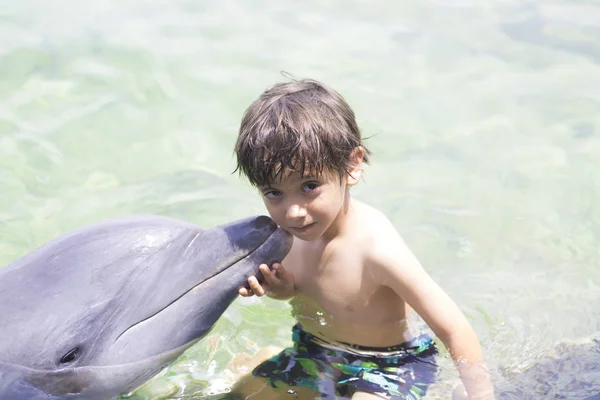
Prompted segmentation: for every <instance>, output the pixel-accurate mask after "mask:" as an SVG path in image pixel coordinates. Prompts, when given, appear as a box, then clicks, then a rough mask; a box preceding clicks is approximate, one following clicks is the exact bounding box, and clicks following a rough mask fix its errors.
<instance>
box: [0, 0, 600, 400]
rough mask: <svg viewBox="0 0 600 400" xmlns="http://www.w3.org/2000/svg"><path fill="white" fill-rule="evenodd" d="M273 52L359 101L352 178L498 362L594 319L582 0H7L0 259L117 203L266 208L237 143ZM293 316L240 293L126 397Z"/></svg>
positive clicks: (226, 217)
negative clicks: (240, 165) (362, 149)
mask: <svg viewBox="0 0 600 400" xmlns="http://www.w3.org/2000/svg"><path fill="white" fill-rule="evenodd" d="M282 70H285V71H288V72H289V73H292V74H294V75H295V76H297V77H312V78H316V79H319V80H322V81H324V82H326V83H328V84H329V85H331V86H332V87H334V88H335V89H337V90H338V91H340V92H341V93H342V94H343V95H344V96H345V97H346V98H347V100H348V101H349V102H350V104H351V105H352V106H353V107H354V109H355V111H356V113H357V116H358V120H359V124H360V126H361V128H362V130H363V132H364V134H365V136H372V137H371V138H370V139H369V140H368V142H367V144H368V146H369V147H370V148H371V149H372V151H373V153H374V156H373V164H372V166H371V167H369V168H368V170H367V173H366V176H365V180H364V182H362V183H361V184H360V185H359V186H357V187H356V188H355V190H354V194H355V196H356V197H357V198H359V199H361V200H363V201H365V202H367V203H370V204H372V205H374V206H376V207H379V208H380V209H382V210H383V211H384V212H385V213H386V214H387V215H388V216H389V217H390V218H391V220H392V221H393V222H394V224H395V225H396V227H397V229H398V230H399V231H400V232H401V233H402V234H403V236H404V237H405V240H406V241H407V242H408V243H409V245H410V246H411V247H412V248H413V250H414V251H415V253H416V254H417V255H418V257H419V258H420V259H421V261H422V263H423V264H424V265H425V266H426V268H427V269H428V270H429V271H430V273H431V275H432V276H433V277H434V278H435V279H436V280H437V281H438V282H439V283H440V284H441V285H442V286H443V287H444V288H445V289H446V290H447V291H448V293H449V294H450V295H451V296H452V297H453V298H454V299H455V300H456V301H457V302H458V303H459V305H460V306H461V308H462V309H463V310H464V311H465V312H466V314H467V315H468V317H469V319H470V321H471V322H472V324H473V325H474V327H475V328H476V330H477V331H478V333H479V336H480V339H481V341H482V344H483V346H484V349H485V353H486V358H487V359H488V363H489V365H490V368H492V370H493V371H494V373H495V374H496V375H497V376H498V377H500V376H501V372H500V371H503V370H505V369H508V370H511V369H512V370H517V369H519V368H523V366H526V365H528V364H530V363H531V362H532V361H533V360H535V359H536V358H537V357H539V356H541V355H544V354H546V353H547V352H548V351H550V349H552V348H553V346H554V345H555V344H556V343H558V342H561V341H563V340H586V338H588V337H590V336H593V335H595V334H597V332H598V331H600V264H599V261H598V260H599V255H600V250H599V246H598V243H599V238H600V200H599V197H598V188H599V187H600V186H599V185H600V2H598V1H594V0H588V1H583V0H580V1H575V0H557V1H550V0H548V1H540V0H538V1H529V2H525V1H512V0H497V1H474V0H473V1H469V0H460V1H459V0H456V1H451V0H446V1H443V0H437V1H416V0H414V1H413V0H411V1H405V2H389V1H369V2H367V1H354V2H348V1H335V0H334V1H323V0H308V1H304V2H293V1H281V2H269V1H260V0H257V1H238V2H208V1H191V0H169V1H166V0H155V1H149V0H148V1H132V0H124V1H123V0H121V1H117V0H102V1H99V0H96V1H90V2H76V1H73V0H56V1H52V2H47V1H39V0H22V1H20V2H9V1H8V0H0V194H1V195H0V264H5V263H8V262H11V261H13V260H15V259H16V258H18V257H20V256H21V255H23V254H25V253H26V252H28V251H30V250H32V249H33V248H35V247H36V246H38V245H40V244H42V243H44V242H45V241H47V240H49V239H51V238H53V237H55V236H57V235H59V234H61V233H63V232H65V231H66V230H69V229H72V228H75V227H79V226H82V225H84V224H87V223H91V222H95V221H99V220H102V219H106V218H109V217H117V216H122V215H128V214H162V215H168V216H171V217H176V218H181V219H186V220H190V221H193V222H195V223H198V224H200V225H202V226H212V225H215V224H218V223H222V222H227V221H231V220H233V219H237V218H241V217H244V216H247V215H250V214H259V213H264V212H265V211H264V209H263V206H262V203H261V200H260V198H259V197H258V196H257V195H256V193H255V192H254V191H253V190H252V189H251V188H250V187H249V186H248V185H247V184H246V183H244V182H243V181H242V180H240V179H239V178H238V177H237V176H236V175H232V174H231V171H233V169H234V166H235V165H234V158H233V157H232V146H233V143H234V140H235V137H236V131H237V127H238V123H239V119H240V116H241V114H242V112H243V111H244V109H245V107H247V105H248V104H249V103H250V102H251V101H252V100H253V99H254V98H255V97H256V96H257V95H258V94H259V93H260V92H261V91H262V90H263V89H264V88H265V87H267V86H268V85H270V84H271V83H273V82H275V81H279V80H282V79H283V78H282V76H281V75H280V73H279V72H280V71H282ZM291 323H292V320H291V319H290V317H289V309H288V307H287V305H286V304H285V303H277V302H274V301H269V300H256V299H244V300H239V301H237V302H236V303H234V305H233V306H232V307H231V308H230V309H229V310H228V311H227V313H226V314H225V315H224V317H223V318H222V320H221V321H220V322H219V324H218V326H217V328H216V329H215V331H213V334H212V335H211V336H210V338H207V339H206V340H204V341H202V342H201V343H200V344H199V345H197V346H195V347H194V348H192V349H191V350H190V351H188V352H187V353H186V354H185V355H184V356H183V357H182V358H181V360H180V361H179V362H178V363H176V364H175V365H174V366H172V367H171V368H170V369H168V370H167V371H165V372H164V373H163V376H161V377H159V378H157V379H155V380H154V381H153V382H151V383H149V384H148V385H147V386H146V387H144V388H142V389H141V390H140V391H138V393H137V394H135V395H134V396H132V397H133V398H183V397H186V396H192V395H195V396H196V398H203V397H205V396H208V395H209V394H211V393H213V392H219V391H224V390H226V388H227V387H228V385H230V383H231V382H230V379H229V375H228V371H227V363H228V362H229V361H230V359H231V357H232V355H233V354H236V353H239V352H248V353H252V352H254V351H256V349H257V347H258V346H263V345H267V344H278V345H281V346H284V345H286V344H288V343H289V342H288V340H289V339H288V336H289V333H288V330H289V327H290V324H291ZM452 374H453V371H452V369H451V368H449V369H448V371H447V372H446V376H447V381H448V382H449V385H451V384H452V383H453V382H454V381H455V377H453V375H452ZM442 397H444V396H442ZM186 398H188V397H186ZM444 398H447V397H444Z"/></svg>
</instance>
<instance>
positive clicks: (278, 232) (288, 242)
mask: <svg viewBox="0 0 600 400" xmlns="http://www.w3.org/2000/svg"><path fill="white" fill-rule="evenodd" d="M278 236H284V237H285V239H284V240H285V250H284V252H283V254H284V255H285V254H287V253H288V251H289V250H290V248H291V243H292V242H291V235H290V234H289V233H288V232H286V231H285V230H283V229H282V228H280V227H277V228H276V229H275V230H274V231H273V232H272V233H271V234H270V235H269V236H267V238H266V239H265V240H264V241H263V242H262V243H260V244H259V245H258V246H256V247H255V248H254V249H253V250H251V251H249V252H248V253H246V254H241V255H240V256H239V257H236V258H235V259H234V260H233V261H232V262H231V263H230V264H228V265H226V266H224V267H222V268H220V269H217V270H215V272H214V273H213V274H211V275H208V276H207V277H206V278H205V279H203V280H202V281H200V282H198V283H196V284H195V285H194V286H192V287H190V288H189V289H188V290H186V291H184V292H183V293H182V294H181V295H179V296H178V297H176V298H175V299H173V301H171V302H170V303H168V304H166V305H165V306H164V307H162V308H160V309H159V310H158V311H156V312H155V313H153V314H151V315H149V316H147V317H145V318H144V319H142V320H140V321H138V322H136V323H135V324H133V325H131V326H129V327H128V328H127V329H125V330H124V331H123V332H121V334H119V335H118V336H117V337H116V338H115V340H114V342H113V343H116V342H118V341H119V339H120V338H121V337H122V336H123V335H125V334H126V333H128V332H129V331H131V330H132V329H135V328H136V327H138V326H140V325H142V324H144V323H145V322H148V321H150V320H152V319H153V318H155V317H157V316H158V315H159V314H161V313H164V312H165V311H166V310H168V309H169V308H171V307H173V306H174V305H175V304H176V303H178V302H180V301H181V300H182V299H183V298H184V297H186V296H187V295H188V294H190V293H191V292H193V291H195V290H196V289H198V288H199V287H200V286H201V285H206V284H209V282H210V281H211V280H212V279H214V278H215V277H217V276H218V275H219V274H221V273H223V272H225V271H227V270H228V269H229V268H230V267H232V266H234V265H235V264H237V263H239V262H241V261H242V260H244V259H247V258H249V257H251V256H252V255H253V254H254V253H256V252H257V251H260V250H261V249H262V248H263V247H264V246H266V245H269V244H270V242H271V241H275V240H278ZM194 239H195V238H194ZM282 258H283V257H282ZM275 261H281V260H273V261H271V262H269V263H268V264H269V265H270V264H271V263H272V262H275ZM256 275H260V272H259V271H258V265H257V269H256ZM198 340H199V338H196V339H193V340H192V341H191V342H192V344H193V342H195V341H198ZM184 346H185V345H184Z"/></svg>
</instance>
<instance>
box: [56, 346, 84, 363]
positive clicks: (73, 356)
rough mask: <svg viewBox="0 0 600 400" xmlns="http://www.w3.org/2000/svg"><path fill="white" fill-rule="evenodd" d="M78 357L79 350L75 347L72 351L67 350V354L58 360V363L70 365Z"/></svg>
mask: <svg viewBox="0 0 600 400" xmlns="http://www.w3.org/2000/svg"><path fill="white" fill-rule="evenodd" d="M80 355H81V350H80V349H79V347H75V348H74V349H71V350H69V351H68V352H67V354H65V355H64V356H62V358H61V359H60V363H61V364H67V363H72V362H73V361H75V360H77V359H78V358H79V356H80Z"/></svg>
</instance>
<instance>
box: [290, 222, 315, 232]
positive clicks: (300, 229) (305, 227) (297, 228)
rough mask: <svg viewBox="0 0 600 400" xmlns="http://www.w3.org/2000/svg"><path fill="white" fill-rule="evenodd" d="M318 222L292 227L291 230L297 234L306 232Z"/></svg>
mask: <svg viewBox="0 0 600 400" xmlns="http://www.w3.org/2000/svg"><path fill="white" fill-rule="evenodd" d="M315 223H316V222H311V223H310V224H306V225H303V226H292V227H290V229H291V230H293V231H295V232H306V231H307V230H309V229H310V228H311V227H312V226H313V225H314V224H315Z"/></svg>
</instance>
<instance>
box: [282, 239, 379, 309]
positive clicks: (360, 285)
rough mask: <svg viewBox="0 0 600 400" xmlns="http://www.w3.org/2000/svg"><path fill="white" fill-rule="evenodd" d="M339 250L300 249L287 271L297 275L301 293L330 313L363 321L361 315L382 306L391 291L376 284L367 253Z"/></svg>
mask: <svg viewBox="0 0 600 400" xmlns="http://www.w3.org/2000/svg"><path fill="white" fill-rule="evenodd" d="M349 247H351V246H349ZM311 250H312V251H311ZM336 250H337V249H336V248H327V249H324V250H321V251H318V250H316V249H309V248H305V249H300V251H296V252H294V254H292V257H290V259H289V260H286V268H289V269H290V270H291V271H292V272H293V273H294V276H295V283H296V288H297V291H298V294H300V295H302V296H303V297H307V298H310V299H311V300H313V301H314V302H316V303H317V304H318V305H319V306H320V307H322V308H323V310H324V311H326V312H327V313H328V314H332V315H335V316H337V317H341V318H343V319H355V318H359V319H363V317H364V316H363V315H362V314H369V313H371V312H372V311H373V308H376V307H381V304H377V303H380V302H381V301H382V300H384V297H386V296H382V294H383V293H388V292H389V290H388V289H387V288H385V287H383V286H382V285H380V284H378V283H376V282H375V281H374V279H373V277H372V274H371V272H370V270H369V265H367V264H366V263H365V260H364V259H365V257H364V254H361V252H360V251H354V250H353V249H351V248H347V249H344V251H336ZM388 300H389V299H388ZM379 311H381V309H380V308H379Z"/></svg>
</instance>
